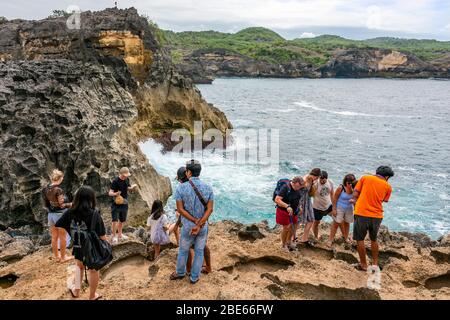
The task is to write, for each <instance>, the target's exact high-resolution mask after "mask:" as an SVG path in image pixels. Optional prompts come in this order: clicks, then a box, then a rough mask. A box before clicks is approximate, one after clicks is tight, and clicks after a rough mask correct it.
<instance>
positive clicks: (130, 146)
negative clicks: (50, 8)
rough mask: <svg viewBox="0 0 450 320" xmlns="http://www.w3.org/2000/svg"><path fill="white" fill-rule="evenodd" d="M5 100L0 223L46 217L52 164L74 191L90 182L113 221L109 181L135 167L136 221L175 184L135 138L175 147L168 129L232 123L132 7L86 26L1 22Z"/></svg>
mask: <svg viewBox="0 0 450 320" xmlns="http://www.w3.org/2000/svg"><path fill="white" fill-rule="evenodd" d="M0 109H1V113H0V120H1V137H0V144H1V146H2V151H4V152H3V153H2V155H1V156H0V157H1V162H0V171H1V178H0V229H4V228H6V227H10V226H11V227H20V226H23V225H29V224H36V225H42V224H43V223H44V220H45V215H44V213H43V212H42V209H41V207H42V203H41V200H40V189H41V187H42V186H43V185H44V184H45V182H46V181H47V180H48V173H49V171H50V170H51V169H53V168H55V167H57V168H59V169H61V170H63V171H65V173H66V176H65V181H64V188H65V190H66V191H67V193H68V194H69V196H71V195H73V193H74V191H75V190H76V189H77V188H78V187H79V186H80V185H81V184H89V185H91V186H93V187H94V189H95V190H96V191H97V194H98V199H99V202H100V207H101V208H102V209H103V213H104V217H105V218H106V220H108V219H109V216H110V214H109V208H108V207H109V204H110V199H109V197H108V196H107V195H106V194H107V191H108V189H109V184H110V180H111V179H112V178H113V177H114V175H115V174H116V172H117V171H118V169H119V168H120V167H121V166H129V167H130V169H131V170H132V172H133V176H132V178H131V179H132V182H133V183H137V184H138V185H139V192H138V193H137V194H134V195H132V198H131V201H130V203H131V207H130V215H129V216H130V220H131V221H130V222H131V223H133V222H142V221H143V219H144V217H146V216H147V214H148V206H149V205H151V203H152V201H153V200H155V199H157V198H159V199H163V200H165V199H167V197H168V196H169V195H170V193H171V189H170V181H169V180H168V179H167V178H164V177H162V176H160V175H159V174H158V173H157V172H156V171H155V170H154V169H153V168H152V167H151V166H150V165H149V163H148V160H147V159H146V157H145V156H144V155H143V154H142V153H141V151H140V150H139V147H138V145H137V144H138V142H140V141H144V140H146V139H148V138H156V139H164V141H165V146H166V147H167V148H170V147H171V144H170V141H167V138H166V137H167V136H168V135H170V133H171V132H172V130H174V129H176V128H186V129H188V130H192V129H193V125H194V124H193V121H194V120H201V121H203V126H204V127H205V128H218V129H220V130H222V131H225V130H226V129H227V128H229V127H231V124H230V123H229V122H228V120H227V119H226V117H225V116H224V114H223V113H221V112H220V111H219V110H217V109H216V108H214V107H212V106H211V105H209V104H208V103H207V102H206V101H205V100H204V99H203V98H202V97H201V95H200V93H199V91H198V90H197V89H196V88H195V87H194V86H193V84H192V81H191V80H189V79H186V78H184V77H183V76H181V75H180V74H178V73H177V72H176V71H175V70H174V68H173V66H172V64H171V61H170V58H169V56H168V54H167V53H166V51H165V50H164V49H163V48H162V47H161V46H160V45H159V43H158V41H157V39H156V37H155V36H154V33H153V30H152V29H151V28H150V27H149V25H148V23H147V21H146V20H145V19H144V18H141V17H140V16H139V15H138V13H137V11H136V10H135V9H127V10H118V9H107V10H104V11H100V12H85V13H82V15H81V29H79V30H70V29H68V28H67V26H66V19H65V18H52V19H45V20H41V21H23V20H14V21H10V22H7V23H4V24H1V25H0Z"/></svg>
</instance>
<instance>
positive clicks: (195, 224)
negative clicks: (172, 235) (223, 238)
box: [170, 160, 214, 284]
mask: <svg viewBox="0 0 450 320" xmlns="http://www.w3.org/2000/svg"><path fill="white" fill-rule="evenodd" d="M201 170H202V167H201V165H200V163H199V162H198V161H196V160H190V161H188V162H187V163H186V176H187V177H188V178H189V181H188V182H185V183H182V184H180V185H179V186H178V188H177V190H176V191H175V200H176V202H177V210H178V212H179V213H180V214H181V222H182V225H183V227H182V228H181V234H180V246H179V249H178V258H177V269H176V272H174V273H173V274H172V275H171V276H170V279H171V280H177V279H182V278H184V276H185V274H186V262H187V259H188V254H189V249H190V248H191V246H192V245H193V244H194V261H193V264H192V268H191V275H190V280H191V283H192V284H194V283H196V282H197V281H198V280H199V276H200V272H201V268H202V265H203V257H204V249H205V245H206V240H207V238H208V218H209V216H210V215H211V213H212V212H213V206H214V194H213V190H212V188H211V186H210V185H208V184H206V183H204V182H203V181H201V180H200V179H199V176H200V172H201ZM195 189H197V191H198V193H199V195H197V192H196V190H195ZM200 198H203V201H204V203H205V204H206V205H203V203H202V200H201V199H200Z"/></svg>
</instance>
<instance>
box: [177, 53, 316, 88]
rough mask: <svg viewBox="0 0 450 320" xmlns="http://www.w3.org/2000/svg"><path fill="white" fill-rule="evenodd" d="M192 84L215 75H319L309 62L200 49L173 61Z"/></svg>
mask: <svg viewBox="0 0 450 320" xmlns="http://www.w3.org/2000/svg"><path fill="white" fill-rule="evenodd" d="M177 66H178V67H179V68H180V71H181V73H182V74H184V75H185V76H187V77H189V78H191V79H193V81H194V82H196V83H211V82H212V80H213V79H214V78H216V77H273V78H298V77H305V78H317V77H320V76H321V74H320V72H319V71H316V70H314V67H313V66H312V65H311V64H308V63H306V62H304V61H292V62H289V63H284V64H276V63H270V62H266V61H261V60H255V59H252V58H249V57H246V56H244V55H241V54H239V53H237V52H233V51H229V50H225V49H215V50H214V49H211V50H207V49H200V50H195V51H193V52H191V53H187V54H186V55H184V56H183V58H182V61H181V62H180V63H179V64H177Z"/></svg>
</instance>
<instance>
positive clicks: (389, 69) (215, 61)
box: [177, 49, 450, 83]
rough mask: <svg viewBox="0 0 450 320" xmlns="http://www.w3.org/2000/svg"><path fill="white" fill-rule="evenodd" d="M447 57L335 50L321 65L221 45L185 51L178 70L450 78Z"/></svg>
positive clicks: (191, 73)
mask: <svg viewBox="0 0 450 320" xmlns="http://www.w3.org/2000/svg"><path fill="white" fill-rule="evenodd" d="M448 61H449V59H448V57H443V58H440V59H436V60H434V61H431V62H424V61H422V60H420V59H419V58H417V57H415V56H412V55H410V54H407V53H402V52H398V51H393V50H377V49H352V50H336V51H335V52H334V53H333V55H332V57H331V58H330V59H329V61H328V63H327V64H326V65H325V66H323V67H320V68H317V67H314V66H313V65H311V64H308V63H306V62H304V61H299V60H294V61H290V62H288V63H284V64H273V63H270V62H265V61H260V60H254V59H250V58H248V57H245V56H243V55H240V54H238V53H236V52H230V51H227V50H223V49H210V50H209V49H208V50H206V49H205V50H203V49H202V50H195V51H192V52H189V51H186V52H185V53H184V56H183V58H182V61H181V62H180V63H178V64H177V66H178V68H179V69H180V71H181V73H183V74H184V75H186V76H187V77H190V78H191V79H193V80H194V82H197V83H211V82H212V80H213V79H214V78H215V77H281V78H298V77H303V78H330V77H349V78H359V77H396V78H429V77H442V78H450V68H449V62H448Z"/></svg>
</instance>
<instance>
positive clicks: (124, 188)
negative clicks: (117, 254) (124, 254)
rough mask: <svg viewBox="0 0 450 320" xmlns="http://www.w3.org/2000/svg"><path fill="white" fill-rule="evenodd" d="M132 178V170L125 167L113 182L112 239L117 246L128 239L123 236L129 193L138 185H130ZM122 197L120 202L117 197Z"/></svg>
mask: <svg viewBox="0 0 450 320" xmlns="http://www.w3.org/2000/svg"><path fill="white" fill-rule="evenodd" d="M130 176H131V173H130V170H129V169H128V168H127V167H123V168H121V169H120V170H119V176H118V177H116V178H115V179H114V180H113V181H112V182H111V188H110V189H109V192H108V195H109V196H110V197H112V204H111V220H112V226H111V239H112V243H113V244H115V243H117V242H118V241H119V240H127V239H128V237H127V236H126V235H124V234H122V230H123V224H124V223H125V221H126V220H127V214H128V191H130V192H133V191H135V190H136V188H137V185H136V184H133V185H130V180H129V177H130ZM119 196H120V197H121V198H122V199H120V198H119V199H120V201H116V200H119V199H117V197H119Z"/></svg>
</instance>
